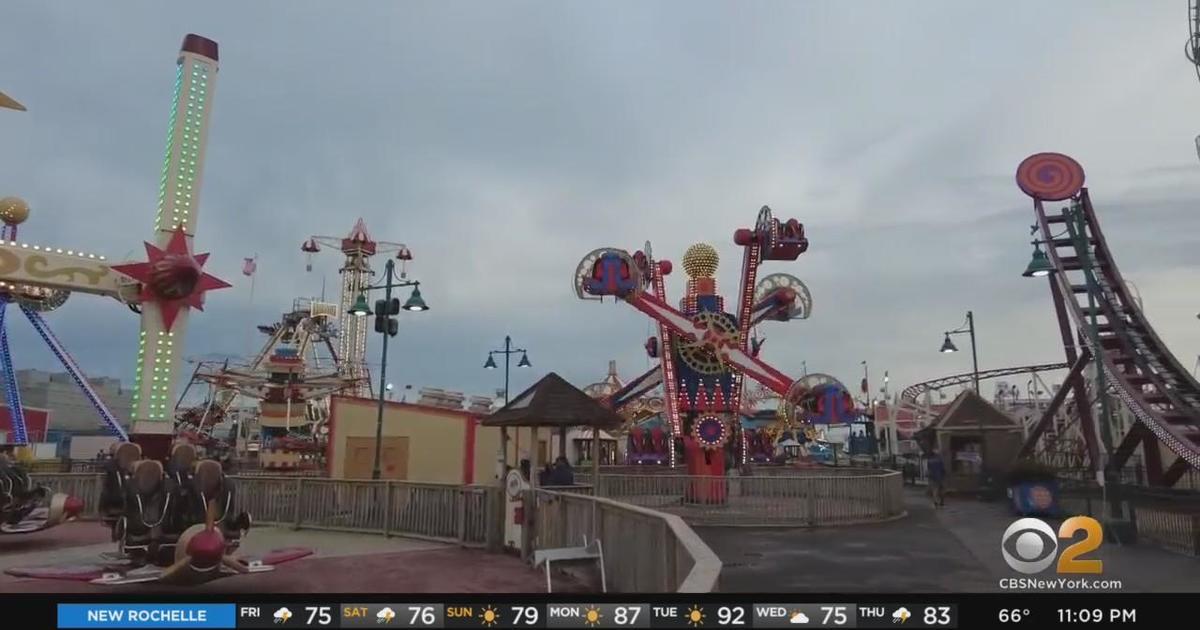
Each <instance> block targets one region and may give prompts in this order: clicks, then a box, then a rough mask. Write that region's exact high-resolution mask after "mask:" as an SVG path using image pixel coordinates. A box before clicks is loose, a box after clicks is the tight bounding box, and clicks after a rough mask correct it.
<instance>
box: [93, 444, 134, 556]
mask: <svg viewBox="0 0 1200 630" xmlns="http://www.w3.org/2000/svg"><path fill="white" fill-rule="evenodd" d="M109 454H110V455H111V458H110V459H109V460H108V462H106V463H105V465H104V481H103V484H102V486H101V488H100V505H99V508H100V520H101V522H103V523H104V524H105V525H107V526H108V527H111V528H113V540H119V539H120V536H119V535H118V533H117V531H116V525H117V522H118V521H119V520H120V519H121V517H122V516H124V515H125V498H126V492H125V490H126V486H127V485H128V483H129V475H130V474H131V473H132V471H133V466H134V464H136V463H137V462H138V461H140V460H141V459H142V447H140V446H138V445H137V444H134V443H132V442H118V443H116V444H113V445H112V447H111V448H110V449H109Z"/></svg>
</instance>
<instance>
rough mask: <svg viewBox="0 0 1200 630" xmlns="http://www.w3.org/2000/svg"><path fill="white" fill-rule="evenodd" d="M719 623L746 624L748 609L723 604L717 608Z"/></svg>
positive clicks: (730, 624) (720, 624)
mask: <svg viewBox="0 0 1200 630" xmlns="http://www.w3.org/2000/svg"><path fill="white" fill-rule="evenodd" d="M717 625H719V626H744V625H746V609H745V608H744V607H742V606H721V607H720V608H718V609H717Z"/></svg>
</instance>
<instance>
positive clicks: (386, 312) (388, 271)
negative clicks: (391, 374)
mask: <svg viewBox="0 0 1200 630" xmlns="http://www.w3.org/2000/svg"><path fill="white" fill-rule="evenodd" d="M395 278H396V262H395V261H394V260H391V259H389V260H388V261H387V264H386V265H384V281H383V285H381V286H377V287H365V288H364V291H375V290H378V289H383V299H382V300H377V301H376V302H375V332H378V333H381V334H382V335H383V349H382V353H383V356H381V357H380V359H379V412H378V414H377V416H376V418H375V465H374V466H373V467H372V469H371V478H372V479H379V478H380V477H381V471H380V459H381V455H382V454H383V407H384V402H385V401H386V400H387V359H388V339H389V338H390V337H392V336H394V335H395V334H396V332H397V328H398V325H397V323H396V320H395V318H394V316H395V315H399V314H400V300H399V299H397V298H393V297H392V289H395V288H399V287H410V286H419V285H420V284H421V283H420V282H417V281H410V280H402V281H400V282H393V280H395ZM406 308H408V307H407V306H406Z"/></svg>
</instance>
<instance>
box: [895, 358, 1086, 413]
mask: <svg viewBox="0 0 1200 630" xmlns="http://www.w3.org/2000/svg"><path fill="white" fill-rule="evenodd" d="M1069 367H1071V366H1070V365H1069V364H1067V363H1044V364H1042V365H1022V366H1018V367H1008V368H998V369H995V370H984V371H982V372H980V373H979V380H981V381H982V380H986V379H989V378H1000V377H1002V376H1012V375H1013V374H1029V373H1031V372H1048V371H1050V370H1065V369H1066V368H1069ZM974 378H975V373H974V372H966V373H963V374H955V375H953V376H943V377H942V378H937V379H933V380H932V381H925V382H924V383H917V384H916V385H909V386H908V387H905V388H904V391H903V392H901V393H900V400H902V401H903V402H906V403H912V404H916V402H917V397H918V396H920V395H921V394H924V393H925V392H930V391H937V390H939V389H942V388H943V387H954V386H955V385H966V384H967V383H970V382H972V381H973V380H974Z"/></svg>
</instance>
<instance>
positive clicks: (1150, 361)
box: [1018, 158, 1200, 487]
mask: <svg viewBox="0 0 1200 630" xmlns="http://www.w3.org/2000/svg"><path fill="white" fill-rule="evenodd" d="M1031 159H1032V158H1031ZM1018 179H1020V175H1018ZM1079 183H1080V184H1081V185H1082V170H1080V172H1079ZM1026 192H1029V191H1026ZM1030 194H1031V195H1032V193H1030ZM1062 198H1063V197H1059V199H1062ZM1071 204H1072V205H1071V207H1070V208H1063V209H1062V211H1061V212H1060V213H1058V214H1052V213H1047V212H1046V210H1045V208H1044V207H1043V205H1042V200H1041V199H1038V198H1037V197H1034V211H1035V214H1036V217H1037V221H1038V228H1039V229H1040V233H1041V238H1042V243H1043V244H1044V245H1045V246H1046V250H1047V257H1048V259H1049V261H1050V263H1051V265H1052V266H1053V269H1054V271H1053V272H1052V273H1051V274H1050V275H1049V276H1048V278H1049V283H1050V292H1051V295H1052V297H1053V299H1054V306H1055V311H1056V314H1057V316H1058V321H1059V328H1060V332H1061V334H1062V339H1063V346H1064V349H1065V351H1066V354H1067V360H1068V361H1069V362H1070V363H1071V371H1070V373H1069V374H1068V376H1067V379H1066V381H1064V383H1063V387H1062V388H1060V389H1059V391H1058V392H1057V393H1056V395H1055V397H1054V399H1053V400H1052V401H1051V406H1050V408H1049V409H1048V410H1047V411H1046V413H1045V414H1044V415H1043V416H1042V417H1041V418H1040V419H1039V421H1038V423H1037V424H1036V425H1035V426H1034V428H1033V430H1031V431H1030V434H1029V437H1028V439H1027V441H1026V443H1025V445H1024V447H1023V449H1022V451H1021V454H1022V455H1028V454H1030V453H1031V452H1033V450H1034V447H1035V445H1036V443H1037V441H1038V439H1039V438H1040V437H1041V436H1042V433H1043V432H1044V431H1045V429H1046V428H1047V426H1049V423H1050V422H1051V420H1052V417H1053V416H1054V413H1055V412H1056V410H1057V409H1058V407H1059V406H1061V405H1062V403H1063V401H1064V399H1065V398H1066V396H1067V394H1068V390H1074V392H1075V395H1076V401H1077V403H1078V401H1080V400H1083V401H1085V402H1084V404H1083V405H1078V404H1077V405H1076V406H1077V411H1078V412H1079V413H1080V414H1081V417H1080V421H1081V429H1082V430H1083V431H1082V432H1083V435H1084V439H1085V442H1086V443H1087V449H1088V455H1089V459H1090V465H1091V467H1092V469H1093V470H1096V469H1098V468H1099V464H1100V462H1101V458H1100V457H1099V451H1100V448H1099V444H1098V443H1097V440H1096V429H1097V425H1096V423H1095V422H1094V420H1093V418H1092V417H1091V416H1092V405H1091V404H1090V403H1089V402H1087V400H1088V399H1087V396H1086V393H1085V392H1084V389H1085V388H1084V382H1083V381H1084V375H1083V369H1084V367H1086V365H1087V364H1089V363H1093V362H1094V363H1095V364H1097V365H1099V366H1100V368H1101V369H1102V370H1103V379H1104V381H1105V388H1106V389H1107V390H1109V391H1111V392H1112V393H1113V394H1115V395H1116V397H1117V398H1119V399H1120V400H1121V402H1122V403H1124V405H1125V406H1126V407H1128V409H1129V410H1130V411H1131V412H1132V413H1133V415H1134V416H1135V417H1136V418H1137V420H1138V421H1137V422H1136V423H1134V425H1133V427H1132V428H1131V429H1130V430H1129V431H1128V432H1127V433H1126V434H1125V435H1124V436H1123V437H1121V439H1120V441H1119V442H1117V440H1116V437H1117V436H1114V439H1113V440H1112V442H1113V447H1112V451H1111V454H1110V456H1109V457H1108V462H1107V467H1108V468H1109V469H1114V470H1115V469H1120V468H1121V467H1122V466H1124V465H1125V463H1126V462H1127V461H1128V459H1129V457H1130V456H1131V455H1132V454H1133V453H1134V451H1135V450H1136V449H1137V447H1138V446H1142V447H1143V450H1144V457H1145V464H1146V469H1147V477H1148V479H1149V481H1150V483H1151V484H1153V485H1161V486H1168V487H1169V486H1172V485H1174V484H1175V482H1176V481H1178V480H1179V478H1180V477H1182V476H1183V474H1184V473H1185V472H1186V471H1187V469H1188V468H1189V467H1191V468H1200V383H1198V382H1197V381H1196V379H1195V378H1194V377H1193V376H1192V375H1191V374H1190V373H1189V372H1188V371H1187V370H1186V369H1184V367H1183V365H1182V364H1180V362H1179V360H1178V359H1176V358H1175V356H1174V355H1172V354H1171V352H1170V351H1169V350H1168V349H1167V347H1166V344H1164V343H1163V341H1162V339H1160V338H1159V336H1158V335H1157V334H1156V333H1155V332H1154V329H1153V328H1152V327H1151V326H1150V322H1149V321H1148V320H1147V319H1146V316H1145V314H1144V313H1143V312H1142V310H1141V309H1140V308H1139V307H1138V304H1137V302H1136V300H1135V299H1134V297H1133V296H1132V295H1131V294H1130V291H1129V288H1128V285H1127V284H1126V282H1125V281H1124V279H1123V278H1122V277H1121V272H1120V270H1119V269H1118V268H1117V263H1116V260H1115V259H1114V257H1113V254H1112V251H1111V250H1110V249H1109V247H1108V243H1107V242H1106V241H1105V238H1104V233H1103V232H1102V231H1101V230H1100V223H1099V221H1098V220H1097V218H1096V213H1095V210H1094V209H1093V208H1092V202H1091V199H1090V197H1089V196H1088V190H1087V188H1083V187H1080V188H1079V190H1078V192H1077V193H1076V194H1074V195H1073V196H1071ZM1056 231H1057V232H1059V233H1058V234H1055V232H1056ZM1093 326H1094V328H1093ZM1068 385H1070V386H1068ZM1159 444H1161V445H1163V446H1165V447H1166V448H1167V449H1169V450H1170V451H1171V452H1172V453H1174V454H1175V455H1177V456H1178V457H1177V458H1176V459H1175V461H1173V462H1172V463H1171V464H1170V465H1169V466H1167V467H1166V468H1163V466H1162V457H1161V456H1162V450H1161V449H1160V448H1159Z"/></svg>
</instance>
